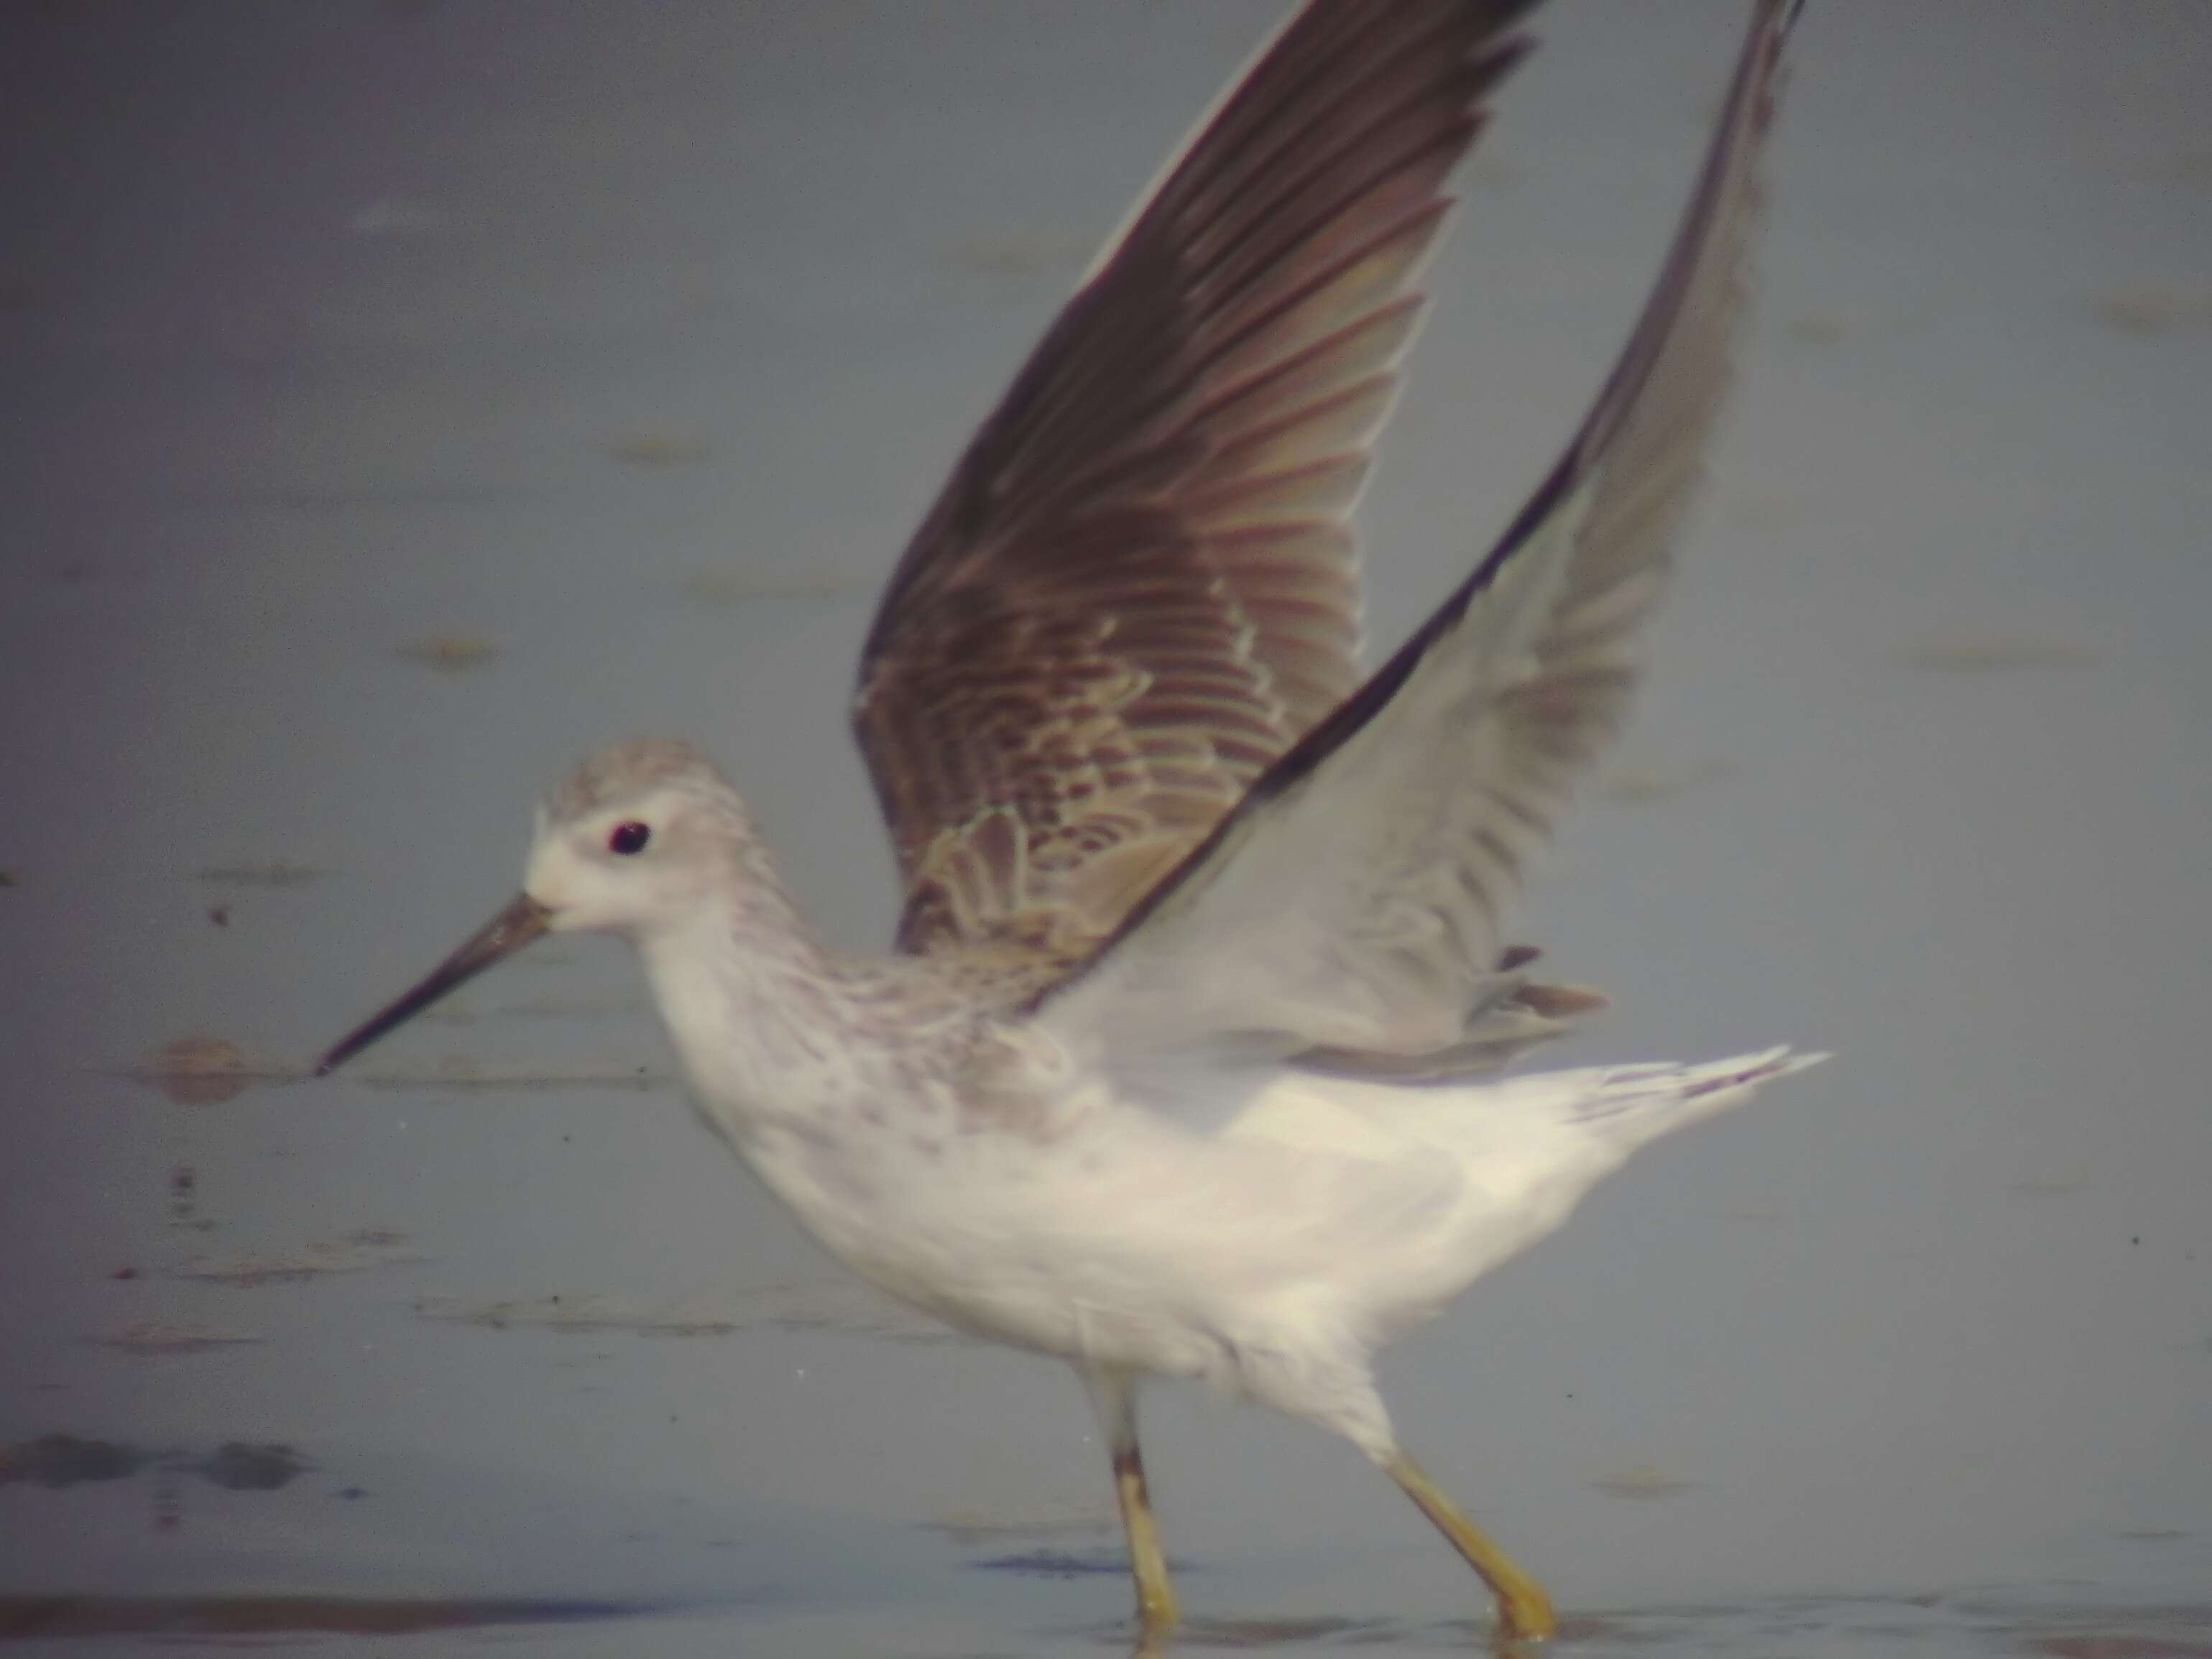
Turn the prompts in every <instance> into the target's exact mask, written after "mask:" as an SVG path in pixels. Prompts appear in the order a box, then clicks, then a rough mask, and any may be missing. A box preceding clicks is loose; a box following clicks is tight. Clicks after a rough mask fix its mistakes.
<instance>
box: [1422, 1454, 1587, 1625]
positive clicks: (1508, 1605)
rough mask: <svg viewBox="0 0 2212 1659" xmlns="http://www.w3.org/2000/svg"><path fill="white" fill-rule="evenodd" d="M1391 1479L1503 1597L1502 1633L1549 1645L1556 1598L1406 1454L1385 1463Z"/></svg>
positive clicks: (1500, 1610) (1556, 1622) (1500, 1612)
mask: <svg viewBox="0 0 2212 1659" xmlns="http://www.w3.org/2000/svg"><path fill="white" fill-rule="evenodd" d="M1383 1471H1384V1473H1385V1474H1389V1477H1390V1478H1391V1479H1392V1480H1395V1481H1396V1482H1397V1483H1398V1485H1399V1486H1401V1487H1402V1488H1403V1489H1404V1491H1405V1493H1406V1496H1407V1497H1408V1498H1412V1499H1413V1502H1414V1503H1415V1504H1418V1505H1419V1508H1420V1511H1421V1513H1422V1514H1423V1515H1425V1516H1428V1517H1429V1519H1430V1520H1431V1522H1434V1523H1435V1525H1436V1528H1437V1531H1438V1532H1440V1533H1442V1534H1443V1535H1444V1536H1445V1537H1446V1538H1448V1539H1449V1540H1450V1541H1451V1547H1453V1548H1454V1549H1455V1550H1457V1551H1458V1552H1459V1553H1460V1554H1461V1555H1462V1556H1464V1557H1465V1558H1466V1559H1467V1564H1468V1565H1469V1566H1470V1567H1473V1568H1474V1570H1475V1571H1477V1572H1479V1573H1480V1574H1481V1575H1482V1582H1483V1583H1486V1584H1487V1585H1489V1586H1490V1591H1491V1594H1492V1595H1495V1596H1496V1597H1497V1598H1498V1634H1499V1635H1500V1636H1501V1637H1504V1638H1506V1639H1507V1640H1509V1641H1543V1640H1545V1639H1547V1638H1550V1637H1553V1636H1555V1635H1557V1634H1558V1633H1559V1620H1558V1618H1557V1617H1556V1616H1554V1614H1553V1612H1552V1598H1551V1597H1550V1596H1548V1595H1545V1594H1544V1587H1543V1586H1542V1585H1541V1584H1540V1583H1537V1582H1536V1581H1535V1580H1534V1579H1533V1578H1531V1577H1529V1576H1528V1574H1527V1573H1525V1572H1523V1571H1521V1569H1520V1567H1519V1566H1518V1565H1516V1564H1515V1562H1514V1560H1513V1558H1512V1557H1511V1556H1510V1555H1508V1554H1506V1553H1505V1552H1504V1550H1502V1549H1500V1548H1498V1546H1497V1545H1496V1544H1494V1543H1492V1541H1491V1539H1490V1535H1489V1534H1487V1533H1486V1532H1484V1531H1483V1530H1482V1528H1480V1527H1478V1526H1476V1525H1475V1524H1474V1522H1472V1521H1470V1520H1468V1518H1467V1516H1466V1515H1465V1514H1464V1513H1463V1512H1462V1510H1461V1509H1460V1507H1459V1505H1458V1504H1455V1503H1453V1502H1452V1501H1451V1499H1450V1498H1447V1497H1445V1496H1444V1494H1443V1490H1442V1488H1440V1487H1439V1486H1437V1483H1436V1482H1435V1481H1433V1480H1430V1479H1429V1477H1428V1476H1427V1474H1425V1473H1424V1472H1423V1471H1422V1469H1421V1467H1420V1465H1419V1464H1418V1463H1416V1462H1413V1459H1412V1458H1410V1457H1408V1456H1407V1455H1406V1454H1405V1453H1403V1452H1393V1453H1392V1454H1391V1455H1389V1457H1388V1458H1387V1459H1385V1460H1383Z"/></svg>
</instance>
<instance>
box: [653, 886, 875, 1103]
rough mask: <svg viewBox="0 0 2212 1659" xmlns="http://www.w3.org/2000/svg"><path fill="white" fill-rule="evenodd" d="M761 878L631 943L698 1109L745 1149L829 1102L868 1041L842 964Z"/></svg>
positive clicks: (850, 1090)
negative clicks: (634, 944) (762, 1135)
mask: <svg viewBox="0 0 2212 1659" xmlns="http://www.w3.org/2000/svg"><path fill="white" fill-rule="evenodd" d="M764 874H765V872H761V873H760V874H757V875H754V876H752V877H751V878H749V879H748V880H747V881H746V882H745V883H744V885H743V886H742V888H741V889H740V890H738V891H736V892H734V893H730V894H726V895H723V896H721V898H720V902H709V903H703V904H701V905H700V906H698V907H697V908H696V910H695V911H694V912H693V913H692V914H690V915H687V916H685V917H684V918H683V919H682V920H681V921H675V922H672V923H670V924H667V925H665V926H663V927H659V928H656V929H654V930H653V932H651V933H647V934H646V935H644V936H643V937H641V939H639V941H638V951H639V954H640V956H641V957H642V958H643V960H644V963H645V969H646V975H647V979H648V980H649V981H651V983H652V986H653V999H654V1000H655V1001H656V1002H657V1003H658V1004H659V1009H660V1015H661V1018H662V1019H663V1020H664V1021H665V1024H667V1027H668V1031H669V1035H670V1036H671V1038H672V1039H673V1040H674V1042H675V1043H676V1047H677V1050H678V1053H679V1054H681V1055H682V1057H683V1060H684V1070H685V1071H686V1073H688V1074H689V1076H690V1082H691V1086H692V1088H693V1090H694V1091H695V1092H696V1095H697V1096H698V1100H699V1105H700V1108H701V1109H702V1111H704V1112H705V1113H706V1115H708V1118H709V1119H710V1120H711V1121H713V1122H714V1124H715V1126H716V1127H719V1128H720V1129H721V1130H722V1131H723V1132H724V1133H726V1134H728V1135H729V1136H730V1137H731V1138H732V1139H735V1140H737V1141H738V1142H739V1143H740V1145H741V1146H743V1145H747V1144H749V1143H750V1140H751V1139H753V1138H754V1137H756V1136H757V1134H758V1133H761V1132H763V1131H764V1130H766V1129H768V1128H769V1127H773V1126H774V1125H775V1124H776V1123H778V1122H780V1121H781V1122H797V1121H811V1120H815V1119H818V1118H819V1117H821V1116H822V1115H823V1114H825V1113H829V1112H834V1111H835V1110H836V1109H838V1106H839V1104H840V1103H842V1102H844V1101H846V1100H848V1099H849V1098H850V1097H851V1096H852V1095H853V1094H854V1072H855V1070H856V1067H858V1066H862V1065H864V1063H865V1058H866V1048H868V1046H869V1033H868V1031H867V1029H866V1022H865V1021H864V1020H863V1019H862V1018H860V1015H861V1012H862V1009H861V1005H860V1000H859V999H858V998H857V997H856V996H855V994H854V980H853V975H852V974H851V972H850V970H849V969H848V965H847V964H846V963H843V962H842V960H841V959H839V958H838V957H836V956H835V955H834V954H833V953H832V952H830V951H829V950H828V949H827V948H826V947H825V946H823V945H821V944H820V943H819V942H818V941H817V940H816V939H815V938H814V937H813V935H812V934H811V932H809V930H808V929H807V927H805V923H804V922H803V921H801V920H800V918H799V914H798V911H797V909H796V908H795V907H794V906H793V904H792V902H791V901H790V899H789V897H788V896H787V895H786V894H785V892H784V891H783V890H782V888H781V886H780V885H779V884H776V883H775V881H774V879H773V878H772V877H768V878H763V876H764Z"/></svg>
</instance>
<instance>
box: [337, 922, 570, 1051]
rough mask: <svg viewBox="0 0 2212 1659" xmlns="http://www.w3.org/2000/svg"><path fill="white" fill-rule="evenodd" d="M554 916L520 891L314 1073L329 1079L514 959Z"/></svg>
mask: <svg viewBox="0 0 2212 1659" xmlns="http://www.w3.org/2000/svg"><path fill="white" fill-rule="evenodd" d="M552 915H553V913H552V912H551V911H550V910H548V909H547V908H545V907H544V905H542V904H540V903H539V902H538V901H537V900H536V899H534V898H532V897H531V896H530V895H529V894H527V893H518V894H516V895H515V896H514V898H513V902H511V903H509V904H508V905H507V908H505V909H504V910H501V912H500V913H499V914H498V915H495V916H494V917H493V918H492V919H491V920H490V921H488V922H486V923H485V924H484V925H483V927H479V928H478V929H477V931H476V932H475V933H471V934H470V935H469V938H468V939H467V941H466V943H465V944H464V945H462V946H461V948H460V949H459V950H458V951H454V952H453V955H451V956H449V957H447V958H446V959H445V960H444V961H443V962H441V963H439V964H438V965H437V966H436V967H435V968H434V969H431V970H430V973H429V975H428V977H427V978H425V979H424V980H423V981H422V983H421V984H419V985H417V986H416V987H415V988H414V989H413V990H411V991H409V992H408V993H407V994H405V995H404V996H402V997H401V998H399V1000H398V1001H396V1002H394V1003H392V1006H389V1007H387V1008H384V1009H381V1010H380V1011H379V1012H376V1013H374V1014H373V1015H371V1016H370V1017H369V1018H368V1019H366V1020H364V1021H363V1022H362V1024H361V1025H360V1026H359V1027H357V1028H356V1030H353V1031H352V1032H350V1033H349V1034H348V1035H347V1036H346V1037H345V1038H344V1039H343V1041H342V1042H339V1043H338V1044H337V1046H336V1047H335V1048H332V1049H331V1051H330V1053H328V1054H325V1055H324V1056H323V1057H322V1058H321V1059H320V1060H317V1061H316V1062H315V1075H316V1076H317V1077H328V1076H329V1075H330V1074H331V1073H332V1072H334V1071H336V1070H337V1068H338V1067H339V1066H343V1065H344V1064H345V1063H346V1061H348V1060H351V1059H352V1058H353V1057H354V1056H355V1055H356V1054H359V1053H360V1052H361V1051H362V1049H364V1048H368V1045H369V1044H370V1043H372V1042H375V1041H376V1040H377V1039H378V1038H380V1037H381V1036H384V1034H385V1033H386V1032H387V1031H390V1030H393V1029H395V1028H396V1027H398V1026H401V1025H404V1024H406V1023H407V1022H408V1021H409V1020H410V1019H412V1018H415V1016H416V1015H417V1014H419V1013H421V1012H422V1011H423V1010H424V1009H425V1008H427V1007H428V1006H430V1005H431V1004H432V1003H434V1002H435V1001H437V1000H438V999H439V998H441V997H442V996H444V995H445V994H447V992H448V991H451V990H453V989H454V988H455V987H458V986H459V985H460V984H461V983H463V982H464V981H467V980H471V979H474V978H475V977H476V976H477V975H478V974H481V973H482V972H483V970H484V969H487V968H489V967H490V966H491V965H492V963H495V962H497V961H499V960H500V959H501V958H502V957H511V956H513V954H514V953H515V952H516V951H520V949H521V948H522V947H523V946H524V945H527V944H529V943H530V941H531V940H532V939H536V938H537V937H538V935H539V934H540V933H544V931H545V930H546V928H547V927H549V926H550V923H551V919H552Z"/></svg>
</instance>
